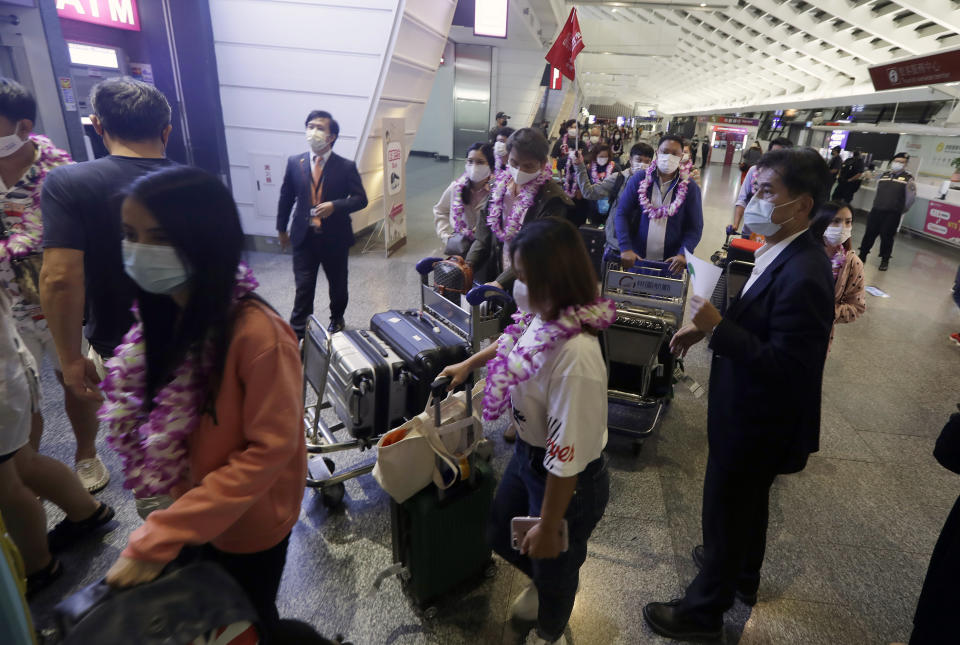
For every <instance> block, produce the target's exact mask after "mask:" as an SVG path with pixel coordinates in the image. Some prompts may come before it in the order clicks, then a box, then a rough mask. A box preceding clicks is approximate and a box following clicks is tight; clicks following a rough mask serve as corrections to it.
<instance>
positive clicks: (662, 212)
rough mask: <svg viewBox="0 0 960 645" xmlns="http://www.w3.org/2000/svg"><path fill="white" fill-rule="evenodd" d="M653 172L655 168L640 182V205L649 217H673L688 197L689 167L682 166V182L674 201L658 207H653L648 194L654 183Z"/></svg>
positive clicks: (638, 194) (638, 190) (638, 191)
mask: <svg viewBox="0 0 960 645" xmlns="http://www.w3.org/2000/svg"><path fill="white" fill-rule="evenodd" d="M653 172H654V171H653V170H648V171H647V175H646V176H645V177H644V178H643V181H641V182H640V188H638V189H637V198H638V199H639V201H640V207H641V208H642V209H643V210H644V212H645V213H646V214H647V217H648V218H649V219H660V218H661V217H673V216H674V215H676V214H677V211H678V210H680V207H681V206H683V202H684V200H686V198H687V186H688V185H689V184H690V172H689V167H686V166H683V167H681V168H680V183H679V185H678V186H677V194H676V196H675V197H674V199H673V201H672V202H670V203H669V204H662V205H661V206H658V207H657V208H654V207H653V204H651V203H650V198H649V197H648V196H647V191H648V190H649V189H650V184H652V183H653ZM658 172H659V171H658Z"/></svg>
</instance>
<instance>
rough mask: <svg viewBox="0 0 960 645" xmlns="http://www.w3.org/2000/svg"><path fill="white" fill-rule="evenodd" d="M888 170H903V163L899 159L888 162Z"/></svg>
mask: <svg viewBox="0 0 960 645" xmlns="http://www.w3.org/2000/svg"><path fill="white" fill-rule="evenodd" d="M890 170H892V171H893V172H900V171H901V170H903V164H902V163H900V162H899V161H894V162H893V163H892V164H890Z"/></svg>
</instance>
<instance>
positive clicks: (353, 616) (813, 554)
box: [34, 158, 960, 645]
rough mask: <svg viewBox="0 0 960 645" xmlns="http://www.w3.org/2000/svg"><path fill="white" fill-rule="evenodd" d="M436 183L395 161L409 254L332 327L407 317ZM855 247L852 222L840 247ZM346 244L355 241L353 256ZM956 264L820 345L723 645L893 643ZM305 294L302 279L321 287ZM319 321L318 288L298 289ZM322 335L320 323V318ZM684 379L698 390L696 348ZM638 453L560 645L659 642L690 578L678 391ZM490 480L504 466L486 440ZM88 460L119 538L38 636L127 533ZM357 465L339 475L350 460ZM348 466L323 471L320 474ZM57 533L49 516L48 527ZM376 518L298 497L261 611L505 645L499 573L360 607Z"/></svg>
mask: <svg viewBox="0 0 960 645" xmlns="http://www.w3.org/2000/svg"><path fill="white" fill-rule="evenodd" d="M452 173H453V168H452V164H449V163H438V162H434V161H432V160H425V159H422V158H412V159H411V160H410V163H409V166H408V177H409V188H408V210H409V216H410V231H409V235H410V242H409V244H408V245H407V247H406V248H404V249H403V250H402V251H401V252H400V253H398V254H397V255H395V256H394V257H392V258H390V259H385V258H384V254H383V251H382V244H381V245H380V246H379V247H378V250H377V251H376V252H371V253H369V254H366V255H360V253H359V250H360V247H359V246H358V247H357V248H355V249H354V255H353V256H352V257H351V265H350V266H351V269H350V270H351V277H350V285H351V289H350V294H351V303H350V307H349V308H348V310H347V324H348V325H350V326H352V327H363V326H366V324H367V323H368V321H369V318H370V315H371V314H373V313H375V312H377V311H381V310H384V309H387V308H398V307H408V306H413V305H415V304H416V303H417V285H418V279H417V277H416V275H415V272H414V271H413V263H414V261H415V260H417V259H419V258H420V257H422V256H425V255H428V254H430V253H432V252H433V251H435V250H436V249H435V246H436V243H435V238H434V236H433V233H432V213H431V211H430V207H431V205H432V204H433V202H434V201H435V200H436V199H437V197H438V196H439V195H440V193H441V191H442V189H443V188H444V186H445V185H446V183H447V182H448V181H449V180H450V179H451V177H452ZM738 177H739V173H730V172H726V173H724V172H723V171H722V169H721V168H719V167H712V168H710V169H709V171H708V172H707V173H706V174H705V176H704V182H703V183H704V188H705V200H704V205H705V206H704V207H705V213H704V215H705V220H706V227H705V231H704V239H703V241H702V242H701V244H700V247H699V249H698V253H699V255H701V256H702V257H705V258H706V257H709V256H710V254H711V253H712V252H713V251H714V250H715V249H717V248H719V246H720V244H721V242H722V239H723V228H724V226H725V225H726V223H727V221H728V218H729V213H730V210H731V209H730V206H729V205H730V204H731V203H732V201H733V198H734V197H733V196H734V191H735V188H736V185H735V184H736V180H737V179H738ZM862 232H863V222H862V220H861V221H858V222H857V223H856V230H855V232H854V236H855V239H854V241H855V242H858V241H859V237H860V235H861V234H862ZM362 242H363V240H361V244H362ZM250 260H251V262H252V264H253V266H254V269H255V270H256V273H257V275H258V277H259V278H260V280H261V282H262V284H263V288H262V289H261V292H262V293H263V294H264V295H265V296H266V297H267V298H268V299H269V300H270V301H271V302H272V303H273V304H274V305H275V306H276V307H277V308H278V309H279V310H280V311H281V312H284V313H286V312H288V311H289V310H290V308H291V306H292V304H293V276H292V271H291V264H290V263H291V260H290V257H289V256H279V255H267V254H253V255H251V257H250ZM958 262H960V253H958V252H957V251H956V250H952V249H948V248H945V247H943V246H939V245H936V244H933V243H930V242H927V241H923V240H915V239H911V238H909V237H907V236H905V235H901V236H899V237H898V239H897V246H896V249H895V256H894V258H893V260H892V261H891V269H890V271H889V272H887V273H878V272H877V269H876V260H874V259H871V261H870V262H869V266H868V268H867V272H866V278H867V282H868V284H872V285H876V286H878V287H880V288H881V289H883V290H884V291H886V292H887V293H888V294H890V296H891V297H890V298H886V299H881V298H876V297H873V296H867V297H868V298H869V301H868V310H867V313H866V315H865V316H864V317H863V318H862V319H861V320H860V321H858V322H856V323H854V324H852V325H846V326H842V327H841V328H840V329H838V330H837V337H836V340H835V342H834V345H833V350H832V354H831V355H830V357H829V360H828V363H827V368H826V374H825V377H824V397H823V402H824V405H823V440H822V449H821V451H820V452H819V453H818V454H816V455H814V456H813V457H812V458H811V459H810V463H809V466H808V468H807V469H806V470H805V471H804V472H803V473H801V474H798V475H793V476H789V477H782V478H780V479H779V480H778V482H777V483H776V485H775V487H774V491H773V495H772V498H771V509H770V518H771V519H770V535H769V549H768V555H767V560H766V565H765V567H764V577H763V582H762V584H761V587H760V603H759V604H758V605H757V606H756V607H754V608H753V609H752V611H751V610H750V609H749V608H748V607H745V606H743V605H740V604H738V605H736V606H735V607H734V609H733V610H731V612H730V613H729V614H728V615H727V629H726V634H725V641H726V642H728V643H737V642H740V643H743V644H744V645H747V644H750V645H753V644H781V643H783V644H794V643H803V644H805V645H807V644H813V643H818V644H819V643H823V644H825V645H826V644H829V645H836V644H840V643H842V644H844V645H859V644H861V643H863V644H866V643H887V642H890V641H897V640H901V641H905V640H906V639H907V638H908V637H909V634H910V626H911V618H912V614H913V608H914V604H915V601H916V598H917V595H918V593H919V590H920V585H921V582H922V579H923V575H924V572H925V570H926V566H927V560H928V558H929V555H930V552H931V550H932V548H933V544H934V542H935V540H936V538H937V535H938V533H939V530H940V527H941V525H942V522H943V520H944V518H945V517H946V514H947V511H948V509H949V508H950V506H951V505H952V503H953V501H954V499H955V498H956V496H957V494H958V493H960V479H958V478H957V477H956V476H954V475H952V474H950V473H948V472H946V471H945V470H943V469H942V468H940V467H939V466H938V465H937V464H936V462H935V461H934V460H933V457H932V456H931V451H932V448H933V441H934V439H935V438H936V435H937V433H938V431H939V429H940V427H941V426H942V425H943V423H944V421H945V420H946V418H947V416H948V415H949V414H950V412H951V411H952V410H953V409H954V404H955V403H956V402H957V398H958V397H957V389H958V388H957V383H958V379H957V374H958V367H960V348H957V347H954V346H953V345H951V344H950V343H949V342H948V340H947V336H948V335H949V334H950V333H952V332H954V331H957V330H958V329H960V313H958V311H957V309H956V307H955V306H954V305H953V302H952V300H951V299H950V295H949V289H950V286H951V285H952V279H953V275H954V273H955V271H956V267H957V263H958ZM322 280H323V278H321V281H322ZM317 293H318V300H317V307H318V311H319V312H320V313H321V314H325V311H324V308H325V306H326V296H325V294H326V289H325V288H324V286H323V285H321V286H320V288H318V290H317ZM324 318H325V315H324ZM686 365H687V371H688V373H689V374H691V375H692V376H693V377H694V378H695V379H696V380H697V381H699V382H700V383H706V382H707V379H708V370H709V356H708V353H707V351H706V350H705V349H704V348H702V347H697V348H695V349H694V350H693V351H692V352H691V355H690V356H689V357H688V359H687V362H686ZM44 387H45V392H46V395H47V398H46V401H45V408H44V409H45V414H46V418H47V428H48V430H47V434H46V437H45V444H44V450H45V451H47V452H49V453H50V454H53V455H56V456H58V457H60V458H62V459H65V460H66V459H68V458H70V457H71V456H72V450H73V447H72V438H71V437H70V432H69V430H68V428H67V426H66V419H65V417H64V415H63V413H62V397H61V395H60V393H59V391H58V386H57V385H56V383H55V381H54V380H53V377H52V373H51V372H50V371H49V369H48V370H47V371H46V372H45V382H44ZM677 392H678V394H677V398H676V400H675V402H674V404H673V405H672V406H671V408H670V409H669V411H668V413H667V415H666V417H665V419H664V421H663V423H662V425H661V427H660V429H659V430H658V432H657V433H656V435H655V436H654V437H653V438H651V439H650V440H648V441H647V442H646V445H645V446H644V448H643V450H642V452H641V453H640V454H639V455H638V456H634V455H633V453H632V450H631V446H630V444H629V443H628V442H626V441H624V440H623V439H618V438H615V437H614V438H612V439H611V442H610V445H609V447H608V453H609V455H610V458H611V468H612V490H611V502H610V506H609V508H608V510H607V514H606V516H605V518H604V519H603V521H602V522H601V523H600V525H599V526H598V528H597V531H596V533H595V535H594V537H593V539H592V541H591V544H590V555H589V557H588V559H587V563H586V564H585V565H584V568H583V571H582V585H581V591H580V594H579V596H578V598H577V605H576V607H575V609H574V614H573V617H572V619H571V623H570V629H569V630H568V636H569V637H570V638H571V642H573V643H576V644H578V645H587V644H589V645H592V644H594V643H623V644H629V645H635V644H638V643H660V642H664V641H663V640H662V639H659V638H658V637H656V636H654V635H653V634H652V633H651V632H650V631H649V629H648V628H647V627H646V626H645V624H644V622H643V620H642V618H641V617H640V608H641V607H642V605H643V604H644V603H645V602H648V601H650V600H666V599H670V598H672V597H674V596H676V595H677V594H678V593H680V591H681V590H682V588H683V586H684V585H685V584H686V583H687V582H688V581H689V580H690V579H691V577H692V575H693V573H694V567H693V564H692V562H691V561H690V556H689V554H690V550H691V548H692V547H693V546H694V545H695V544H697V543H698V542H699V541H700V539H699V534H700V521H699V509H700V494H701V486H702V477H703V469H704V465H705V461H706V437H705V427H706V414H707V410H706V399H705V397H703V398H695V397H694V396H692V395H691V393H690V392H689V390H688V389H687V388H686V387H685V386H679V387H678V391H677ZM488 430H489V434H490V435H491V436H493V437H495V441H496V445H497V454H496V456H495V465H496V467H497V469H499V470H502V468H503V466H504V464H505V461H506V458H507V456H508V448H507V447H506V446H505V445H504V444H503V442H502V441H500V440H499V435H500V433H501V431H502V427H501V426H491V427H490V428H489V429H488ZM102 453H103V455H104V457H105V459H106V461H107V462H108V464H109V466H110V468H111V470H112V471H113V472H114V481H113V482H112V483H111V484H110V486H109V487H108V488H107V490H106V491H104V492H103V493H102V494H101V495H100V497H101V498H102V499H104V500H107V501H109V502H110V503H111V504H114V505H115V506H117V509H118V519H119V524H120V525H119V527H118V528H117V530H115V531H114V532H113V533H111V534H109V535H107V536H106V537H104V539H103V541H102V542H94V543H92V544H88V545H85V546H84V547H82V548H79V549H77V550H75V551H74V552H72V553H70V554H68V555H67V557H66V559H65V562H66V565H67V567H68V572H67V575H66V576H65V578H64V579H63V580H62V581H61V582H60V583H58V584H57V585H56V587H54V588H53V589H51V590H50V591H49V592H47V593H45V594H44V595H43V596H41V597H40V598H39V599H38V600H37V602H36V603H35V605H34V609H35V611H36V612H37V614H38V616H39V617H40V619H41V622H43V621H46V620H48V617H49V609H50V607H51V605H52V604H53V603H54V602H55V601H56V600H57V598H59V597H61V596H63V595H64V594H67V593H69V592H70V591H71V590H72V589H75V588H77V587H78V586H80V585H82V584H85V583H89V582H91V581H94V580H97V579H99V578H100V577H102V576H103V574H104V572H105V571H106V569H107V568H108V567H109V566H110V564H111V563H112V561H113V560H114V558H116V556H117V555H118V553H119V552H120V550H121V549H122V548H123V544H124V540H125V536H126V534H127V533H128V532H129V531H130V530H131V529H132V528H134V527H135V526H136V525H137V523H138V521H137V519H136V515H135V513H134V511H133V504H132V502H131V500H130V499H129V496H128V494H127V493H126V491H124V490H123V489H122V488H121V485H120V481H119V476H118V473H119V466H118V463H117V460H116V458H115V457H114V455H113V454H112V453H111V452H110V450H109V449H108V448H106V446H104V447H103V449H102ZM368 457H369V453H367V454H365V455H363V456H360V457H359V459H361V460H362V459H367V458H368ZM357 458H358V457H356V456H353V455H350V456H349V457H348V456H347V455H342V454H341V455H338V456H337V457H336V461H337V463H338V465H339V466H341V467H342V466H346V465H348V464H349V463H350V462H351V460H353V459H357ZM57 519H59V517H58V515H57V513H56V512H51V514H50V521H51V522H53V521H56V520H57ZM391 560H392V553H391V548H390V519H389V504H388V499H387V497H386V496H385V494H384V493H383V492H382V491H380V490H379V488H378V486H377V485H376V483H375V482H374V481H373V480H372V478H370V477H369V476H366V477H362V478H360V479H356V480H353V481H351V482H349V483H348V484H347V499H346V504H345V507H344V509H343V510H341V511H339V512H334V513H331V512H329V511H327V509H325V508H324V507H323V505H322V504H321V503H320V501H319V497H318V496H317V495H315V494H314V493H313V492H312V491H308V492H307V494H306V496H305V499H304V503H303V513H302V516H301V521H300V523H299V524H298V525H297V527H296V528H295V529H294V534H293V539H292V541H291V547H290V555H289V560H288V563H287V568H286V573H285V577H284V581H283V586H282V588H281V592H280V600H279V603H280V609H281V613H282V614H283V615H285V616H290V617H297V618H302V619H305V620H308V621H309V622H311V623H313V624H314V625H316V626H317V627H318V628H319V629H320V630H321V631H323V632H324V633H327V634H333V633H337V632H339V633H343V634H346V635H347V636H348V637H349V638H350V639H352V640H353V642H355V643H357V644H358V645H367V644H380V643H389V644H397V645H400V644H404V645H406V644H413V643H437V644H442V645H452V644H455V643H471V644H473V643H491V644H500V643H504V644H510V645H513V644H515V643H518V642H520V640H521V636H522V633H521V632H523V631H524V629H523V626H515V625H510V624H509V623H506V622H505V620H506V615H507V606H508V604H509V601H510V599H511V597H512V596H513V595H514V594H516V593H518V592H519V590H520V589H521V588H522V585H523V584H524V583H523V581H522V580H521V579H520V576H518V575H515V574H514V572H513V571H512V570H511V569H510V568H509V567H507V566H506V565H504V563H502V562H500V563H499V564H498V566H497V570H496V575H495V576H494V577H493V578H491V579H488V580H485V581H483V582H482V584H480V585H479V586H478V587H475V588H473V589H472V590H469V591H467V592H465V593H464V594H461V595H458V596H455V597H451V598H449V599H447V600H445V601H444V602H443V603H441V604H440V605H439V607H438V609H439V614H438V616H437V617H436V618H434V619H426V618H424V617H423V615H422V614H421V613H419V612H417V611H415V610H414V609H413V608H412V607H411V604H410V603H409V602H408V600H407V599H406V598H405V597H404V596H403V594H402V593H401V590H400V587H399V585H398V583H397V581H396V579H395V578H388V579H387V580H386V581H385V582H384V583H383V584H382V585H381V587H380V589H379V591H376V592H374V591H372V584H373V582H374V580H375V578H376V575H377V573H378V572H380V571H381V570H382V569H384V568H385V567H387V566H388V565H390V564H391Z"/></svg>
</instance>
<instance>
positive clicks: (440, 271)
mask: <svg viewBox="0 0 960 645" xmlns="http://www.w3.org/2000/svg"><path fill="white" fill-rule="evenodd" d="M471 287H473V269H471V268H470V265H469V264H467V263H466V262H465V261H464V259H463V258H462V257H460V256H459V255H451V256H449V257H447V259H445V260H440V261H439V262H437V263H436V264H434V265H433V288H434V290H435V291H436V292H437V293H439V294H440V295H441V296H443V297H444V298H446V299H447V300H450V301H451V302H454V303H459V302H460V296H461V295H463V294H465V293H467V292H468V291H470V288H471Z"/></svg>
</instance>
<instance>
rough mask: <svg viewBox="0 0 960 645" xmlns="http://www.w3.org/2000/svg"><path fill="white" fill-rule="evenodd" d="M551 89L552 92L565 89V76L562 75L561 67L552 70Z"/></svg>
mask: <svg viewBox="0 0 960 645" xmlns="http://www.w3.org/2000/svg"><path fill="white" fill-rule="evenodd" d="M550 89H551V90H562V89H563V74H561V73H560V68H559V67H551V68H550Z"/></svg>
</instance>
